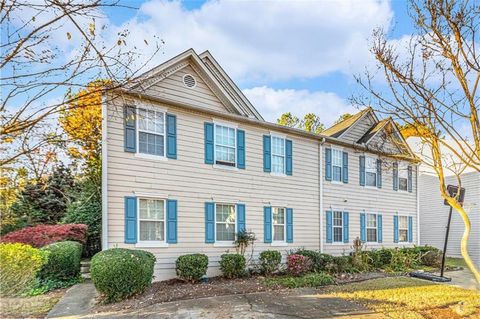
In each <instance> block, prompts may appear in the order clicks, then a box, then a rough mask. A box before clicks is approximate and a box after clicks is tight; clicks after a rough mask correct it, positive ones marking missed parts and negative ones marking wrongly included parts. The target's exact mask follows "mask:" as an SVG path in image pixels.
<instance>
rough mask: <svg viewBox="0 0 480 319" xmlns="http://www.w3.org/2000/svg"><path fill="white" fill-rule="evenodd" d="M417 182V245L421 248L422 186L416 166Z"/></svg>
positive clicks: (417, 166)
mask: <svg viewBox="0 0 480 319" xmlns="http://www.w3.org/2000/svg"><path fill="white" fill-rule="evenodd" d="M415 168H416V169H415V175H416V176H415V181H416V183H415V184H416V187H417V190H416V193H417V221H416V223H417V224H416V226H417V245H418V246H420V245H421V243H420V224H421V223H420V187H419V186H420V185H419V180H420V179H419V178H418V177H419V176H418V169H419V165H416V167H415Z"/></svg>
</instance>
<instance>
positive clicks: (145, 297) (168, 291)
mask: <svg viewBox="0 0 480 319" xmlns="http://www.w3.org/2000/svg"><path fill="white" fill-rule="evenodd" d="M386 276H388V275H387V274H385V273H380V272H374V273H358V274H341V275H337V276H335V277H336V278H335V280H336V282H337V284H346V283H351V282H358V281H364V280H370V279H375V278H382V277H386ZM264 279H265V278H264V277H261V276H252V277H247V278H239V279H225V278H223V277H214V278H209V279H208V281H207V282H200V283H195V284H191V283H186V282H183V281H181V280H179V279H172V280H167V281H159V282H154V283H152V286H151V287H150V288H148V289H147V291H145V292H144V293H143V294H140V295H137V296H134V297H132V298H130V299H127V300H124V301H121V302H118V303H115V304H109V305H102V304H97V305H96V306H95V309H94V310H95V312H108V311H121V310H127V309H129V310H131V309H139V308H143V307H147V306H150V305H153V304H158V303H163V302H169V301H177V300H186V299H197V298H205V297H215V296H224V295H235V294H246V293H255V292H263V291H287V290H289V289H288V288H283V287H278V286H276V287H267V286H266V285H265V282H264Z"/></svg>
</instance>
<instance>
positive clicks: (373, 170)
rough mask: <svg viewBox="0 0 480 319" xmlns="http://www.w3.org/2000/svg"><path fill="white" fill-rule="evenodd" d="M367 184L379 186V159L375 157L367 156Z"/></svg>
mask: <svg viewBox="0 0 480 319" xmlns="http://www.w3.org/2000/svg"><path fill="white" fill-rule="evenodd" d="M365 185H366V186H372V187H376V186H377V160H376V159H375V158H373V157H366V158H365Z"/></svg>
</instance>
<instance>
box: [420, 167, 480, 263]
mask: <svg viewBox="0 0 480 319" xmlns="http://www.w3.org/2000/svg"><path fill="white" fill-rule="evenodd" d="M445 181H446V184H447V185H448V184H452V185H457V184H458V182H457V180H456V177H454V176H450V177H447V178H446V179H445ZM461 181H462V187H465V190H466V192H465V204H464V207H465V209H466V211H467V212H468V216H469V218H470V222H471V224H472V232H471V233H470V241H469V245H468V249H469V252H470V256H471V257H472V259H473V261H474V262H475V263H476V265H477V266H478V267H480V173H478V172H472V173H466V174H463V175H461ZM449 209H450V208H449V206H446V205H444V204H443V199H442V197H441V195H440V188H439V182H438V178H437V177H436V176H432V175H426V174H422V175H420V223H421V227H420V230H421V233H420V240H421V243H422V245H432V246H434V247H437V248H439V249H442V250H443V244H444V241H445V230H446V229H445V227H446V226H447V221H448V212H449ZM463 231H464V224H463V220H462V218H461V217H460V215H459V214H458V213H457V212H456V211H455V210H454V211H453V212H452V222H451V227H450V235H449V240H448V247H447V255H448V256H452V257H461V252H460V241H461V238H462V235H463Z"/></svg>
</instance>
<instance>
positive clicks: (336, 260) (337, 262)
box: [326, 256, 358, 274]
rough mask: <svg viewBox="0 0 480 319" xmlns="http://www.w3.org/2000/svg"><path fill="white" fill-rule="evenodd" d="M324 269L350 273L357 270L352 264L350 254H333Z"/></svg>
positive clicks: (330, 271)
mask: <svg viewBox="0 0 480 319" xmlns="http://www.w3.org/2000/svg"><path fill="white" fill-rule="evenodd" d="M326 269H327V271H328V272H329V273H333V274H336V273H352V272H358V269H356V268H355V267H354V266H353V263H352V257H351V256H334V257H332V260H331V262H330V263H328V264H327V266H326Z"/></svg>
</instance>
